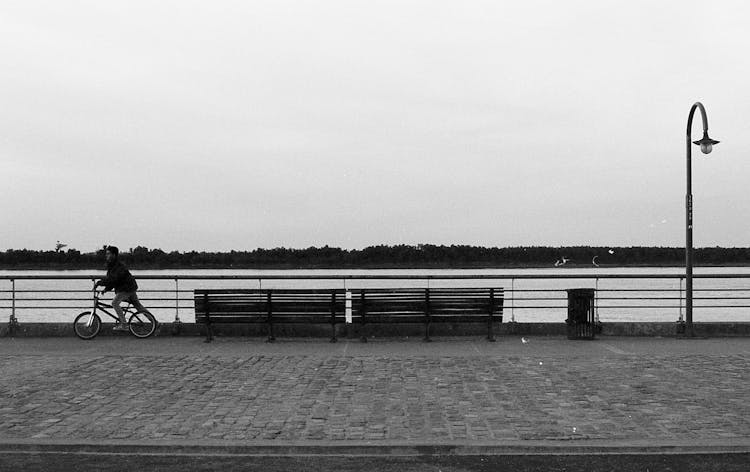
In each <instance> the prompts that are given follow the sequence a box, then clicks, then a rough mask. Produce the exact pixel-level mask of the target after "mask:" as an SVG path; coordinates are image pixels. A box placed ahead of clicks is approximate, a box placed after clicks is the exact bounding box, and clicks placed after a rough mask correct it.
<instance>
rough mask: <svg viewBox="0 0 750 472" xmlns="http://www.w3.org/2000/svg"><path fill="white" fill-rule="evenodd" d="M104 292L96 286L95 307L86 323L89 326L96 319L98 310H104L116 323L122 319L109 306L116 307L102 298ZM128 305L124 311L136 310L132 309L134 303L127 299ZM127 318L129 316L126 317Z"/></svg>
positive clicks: (130, 312)
mask: <svg viewBox="0 0 750 472" xmlns="http://www.w3.org/2000/svg"><path fill="white" fill-rule="evenodd" d="M102 293H104V292H100V291H98V290H97V289H96V287H94V309H93V310H91V316H90V317H89V321H88V322H87V323H86V326H87V327H89V328H90V327H91V323H92V320H93V319H94V315H95V314H96V310H100V311H103V312H104V313H105V314H106V315H107V316H109V317H110V318H112V319H113V320H115V323H117V322H119V321H120V318H119V317H118V316H117V315H116V314H112V312H110V311H109V310H107V308H110V309H114V307H113V306H112V305H111V304H109V303H104V302H103V301H101V300H100V297H101V295H102ZM125 303H126V305H125V306H124V307H123V311H124V312H125V313H126V315H127V314H132V313H135V311H134V310H133V309H132V307H133V304H132V303H130V302H128V301H126V302H125ZM125 319H127V316H126V317H125Z"/></svg>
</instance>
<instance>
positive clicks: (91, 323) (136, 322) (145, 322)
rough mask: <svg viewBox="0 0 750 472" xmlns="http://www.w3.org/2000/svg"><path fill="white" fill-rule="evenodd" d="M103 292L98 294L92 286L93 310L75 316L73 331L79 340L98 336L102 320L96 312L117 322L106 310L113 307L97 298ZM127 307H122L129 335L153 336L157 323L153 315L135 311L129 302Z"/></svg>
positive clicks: (114, 315) (113, 315)
mask: <svg viewBox="0 0 750 472" xmlns="http://www.w3.org/2000/svg"><path fill="white" fill-rule="evenodd" d="M102 293H103V292H99V291H98V290H97V289H96V286H94V308H93V310H91V311H84V312H83V313H81V314H79V315H78V316H76V319H75V321H73V331H75V333H76V336H78V337H79V338H81V339H86V340H88V339H93V338H95V337H96V335H97V334H99V330H101V328H102V320H101V318H100V317H99V315H98V314H97V313H96V312H97V310H99V311H102V312H104V313H105V314H107V315H108V316H109V317H110V318H112V319H114V320H115V322H119V318H118V317H117V315H116V314H113V313H112V312H110V311H109V310H108V308H109V309H113V308H114V307H113V306H112V305H111V304H109V303H104V302H103V301H101V300H100V299H99V298H100V297H101V294H102ZM126 303H127V305H125V307H124V311H125V318H126V319H127V322H128V330H129V331H130V334H132V335H133V336H135V337H136V338H147V337H149V336H151V335H152V334H154V332H155V331H156V326H157V322H156V319H155V318H154V316H153V315H151V314H149V313H144V312H140V311H136V310H135V309H134V308H133V305H132V304H131V303H130V302H126Z"/></svg>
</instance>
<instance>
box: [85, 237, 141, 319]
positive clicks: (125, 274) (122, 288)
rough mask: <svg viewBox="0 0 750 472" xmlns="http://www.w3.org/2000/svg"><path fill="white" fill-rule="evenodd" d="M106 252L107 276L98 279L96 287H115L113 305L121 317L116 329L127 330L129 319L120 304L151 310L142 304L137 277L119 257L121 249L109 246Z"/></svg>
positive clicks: (105, 289) (108, 288)
mask: <svg viewBox="0 0 750 472" xmlns="http://www.w3.org/2000/svg"><path fill="white" fill-rule="evenodd" d="M104 254H105V257H106V260H107V276H106V277H104V278H103V279H101V280H99V281H97V282H96V284H95V285H94V288H96V287H99V286H103V287H104V290H103V291H104V292H108V291H110V290H112V289H114V291H115V297H114V298H113V299H112V307H113V308H114V309H115V313H117V316H118V317H119V318H120V320H119V323H117V324H116V325H115V327H114V330H116V331H127V329H128V328H127V320H126V319H125V312H124V311H123V309H122V307H121V306H120V304H121V303H122V302H130V303H132V304H133V306H134V307H135V309H136V310H137V311H140V312H143V313H147V314H149V315H150V314H151V312H150V311H148V310H147V309H146V307H144V306H143V305H142V304H141V302H140V300H138V295H137V294H136V291H137V290H138V284H137V283H136V281H135V277H133V275H132V274H131V273H130V271H129V270H128V269H127V268H126V267H125V266H124V265H123V263H122V262H120V260H119V259H118V256H119V254H120V250H119V249H117V247H116V246H107V249H106V251H105V252H104Z"/></svg>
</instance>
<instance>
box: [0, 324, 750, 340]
mask: <svg viewBox="0 0 750 472" xmlns="http://www.w3.org/2000/svg"><path fill="white" fill-rule="evenodd" d="M112 326H113V325H112V324H111V323H107V324H105V325H104V326H103V327H102V331H101V333H100V334H99V335H100V336H111V335H113V334H115V335H121V333H113V332H112ZM678 326H679V325H678V324H677V323H674V322H606V323H602V324H601V328H602V329H601V333H599V334H597V336H600V337H607V336H648V337H678V336H680V334H679V333H678V329H677V328H678ZM694 326H695V333H696V335H697V336H700V337H734V336H740V337H748V336H750V322H712V323H695V325H694ZM213 329H214V334H215V335H216V336H227V337H239V336H259V337H265V336H266V335H267V332H266V327H265V326H264V325H262V324H238V325H234V324H227V325H215V326H214V328H213ZM274 329H275V331H276V333H275V334H276V336H277V337H279V338H282V337H290V338H294V337H319V338H327V337H330V336H331V326H330V325H278V326H275V328H274ZM566 333H567V327H566V324H565V323H519V322H505V323H498V324H497V326H496V329H495V334H496V335H497V336H505V335H530V336H565V335H566ZM336 334H337V336H339V337H341V338H349V339H357V338H359V337H360V336H361V335H362V334H366V335H367V336H368V337H369V336H376V337H378V338H382V337H394V338H398V337H404V336H414V337H417V336H423V335H424V326H423V325H421V324H417V325H409V324H399V325H376V324H373V325H367V326H366V330H365V332H362V331H361V328H360V326H357V325H337V327H336ZM430 334H431V336H435V338H436V339H439V337H440V336H486V334H487V327H486V325H484V324H474V323H472V324H466V325H454V324H449V323H445V324H443V323H440V324H435V325H434V326H432V327H431V329H430ZM9 336H14V337H19V338H23V337H71V336H75V333H73V325H72V322H71V323H19V324H18V326H16V327H15V329H14V330H13V333H12V334H11V333H9V330H8V324H7V323H4V324H1V325H0V337H9ZM156 336H161V337H165V336H166V337H171V336H205V327H204V326H203V325H197V324H195V323H180V324H179V325H174V324H173V323H160V324H159V329H158V331H157V333H156Z"/></svg>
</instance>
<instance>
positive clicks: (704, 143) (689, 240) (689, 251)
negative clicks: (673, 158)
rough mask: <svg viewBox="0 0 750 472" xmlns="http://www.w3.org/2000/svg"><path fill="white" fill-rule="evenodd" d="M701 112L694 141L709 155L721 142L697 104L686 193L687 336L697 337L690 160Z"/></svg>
mask: <svg viewBox="0 0 750 472" xmlns="http://www.w3.org/2000/svg"><path fill="white" fill-rule="evenodd" d="M696 108H697V109H699V110H700V112H701V118H702V119H703V138H702V139H699V140H698V141H692V143H693V144H697V145H699V146H700V147H701V152H702V153H703V154H708V153H710V152H711V150H712V149H713V146H714V145H715V144H718V143H719V141H714V140H713V139H711V138H709V137H708V118H706V109H705V108H704V107H703V104H702V103H701V102H695V103H694V104H693V106H692V107H691V108H690V114H689V115H688V122H687V192H686V193H685V321H686V328H687V335H688V336H689V337H693V336H695V332H694V331H693V192H692V184H691V180H692V171H691V165H690V158H691V156H692V154H691V150H692V148H691V147H690V143H691V141H690V132H691V130H692V127H693V115H694V114H695V109H696Z"/></svg>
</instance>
